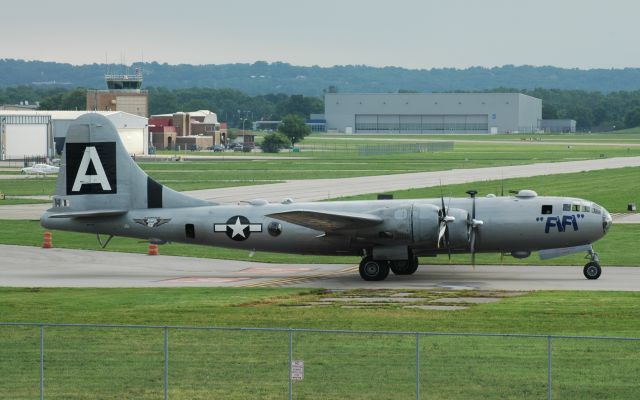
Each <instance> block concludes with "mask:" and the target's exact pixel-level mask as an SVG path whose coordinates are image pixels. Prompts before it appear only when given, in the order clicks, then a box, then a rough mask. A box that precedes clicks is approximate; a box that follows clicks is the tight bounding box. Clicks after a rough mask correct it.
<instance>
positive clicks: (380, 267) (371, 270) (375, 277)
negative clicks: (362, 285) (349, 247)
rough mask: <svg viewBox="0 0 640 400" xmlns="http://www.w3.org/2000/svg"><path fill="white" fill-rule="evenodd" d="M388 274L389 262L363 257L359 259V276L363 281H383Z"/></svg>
mask: <svg viewBox="0 0 640 400" xmlns="http://www.w3.org/2000/svg"><path fill="white" fill-rule="evenodd" d="M387 275H389V262H388V261H386V260H372V259H371V258H369V257H365V258H363V259H362V261H360V277H361V278H362V279H364V280H365V281H383V280H384V279H385V278H386V277H387Z"/></svg>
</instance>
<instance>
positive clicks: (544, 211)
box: [541, 204, 553, 214]
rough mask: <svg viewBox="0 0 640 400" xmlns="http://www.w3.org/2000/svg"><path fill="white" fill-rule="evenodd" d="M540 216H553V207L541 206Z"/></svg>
mask: <svg viewBox="0 0 640 400" xmlns="http://www.w3.org/2000/svg"><path fill="white" fill-rule="evenodd" d="M541 213H542V214H553V206H552V205H546V204H545V205H543V206H542V211H541Z"/></svg>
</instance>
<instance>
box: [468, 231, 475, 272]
mask: <svg viewBox="0 0 640 400" xmlns="http://www.w3.org/2000/svg"><path fill="white" fill-rule="evenodd" d="M469 247H470V250H471V266H472V267H473V269H474V270H475V269H476V231H475V229H473V230H471V244H470V246H469Z"/></svg>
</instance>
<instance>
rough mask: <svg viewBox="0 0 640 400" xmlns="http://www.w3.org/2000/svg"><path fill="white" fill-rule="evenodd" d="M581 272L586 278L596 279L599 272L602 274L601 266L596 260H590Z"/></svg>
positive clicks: (598, 276)
mask: <svg viewBox="0 0 640 400" xmlns="http://www.w3.org/2000/svg"><path fill="white" fill-rule="evenodd" d="M582 273H583V274H584V277H585V278H587V279H598V278H600V274H602V268H600V264H598V263H597V262H595V261H591V262H588V263H587V264H586V265H585V266H584V269H583V270H582Z"/></svg>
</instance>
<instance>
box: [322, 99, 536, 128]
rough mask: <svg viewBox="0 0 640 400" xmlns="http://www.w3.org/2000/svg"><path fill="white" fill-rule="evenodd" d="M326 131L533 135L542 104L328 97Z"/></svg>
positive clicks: (511, 100)
mask: <svg viewBox="0 0 640 400" xmlns="http://www.w3.org/2000/svg"><path fill="white" fill-rule="evenodd" d="M324 107H325V120H326V127H327V131H328V132H344V133H518V132H519V133H531V132H539V131H540V123H541V120H542V100H540V99H537V98H535V97H531V96H527V95H524V94H520V93H397V94H396V93H327V94H326V95H325V101H324Z"/></svg>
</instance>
